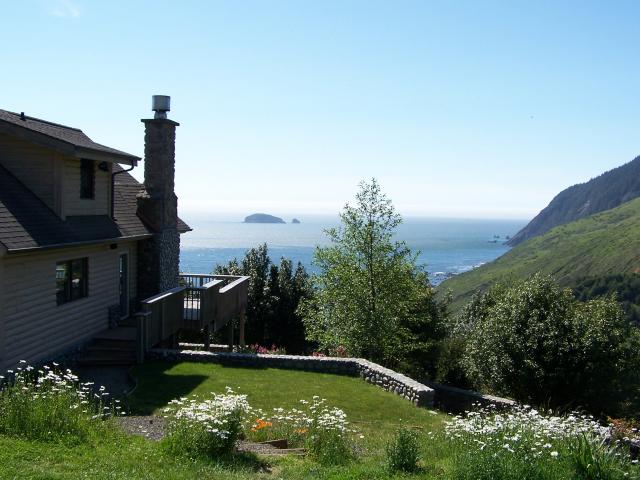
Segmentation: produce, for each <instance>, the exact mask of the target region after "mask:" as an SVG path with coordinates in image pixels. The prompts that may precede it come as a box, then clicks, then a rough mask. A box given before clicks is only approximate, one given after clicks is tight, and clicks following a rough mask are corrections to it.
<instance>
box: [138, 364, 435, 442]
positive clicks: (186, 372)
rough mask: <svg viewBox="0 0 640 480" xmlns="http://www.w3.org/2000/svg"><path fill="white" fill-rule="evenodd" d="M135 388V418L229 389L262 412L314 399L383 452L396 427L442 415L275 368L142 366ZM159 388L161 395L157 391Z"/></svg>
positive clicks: (368, 389) (348, 382)
mask: <svg viewBox="0 0 640 480" xmlns="http://www.w3.org/2000/svg"><path fill="white" fill-rule="evenodd" d="M134 376H135V377H136V378H138V387H137V388H136V390H135V392H134V393H133V395H132V397H131V398H130V408H131V409H132V411H134V412H138V413H140V414H145V415H149V414H153V413H156V414H157V413H159V412H160V410H161V409H162V408H163V407H164V406H165V405H166V403H167V402H168V401H169V400H171V399H173V398H179V397H183V396H187V395H199V396H204V395H206V394H208V393H209V392H223V391H224V390H225V387H227V386H229V387H232V388H233V389H234V391H235V392H236V393H240V394H245V395H247V399H248V401H249V403H250V404H251V406H253V407H255V408H261V409H263V410H265V411H267V410H271V409H273V408H274V407H283V408H292V407H299V406H300V404H299V400H301V399H307V400H309V399H311V398H312V397H313V396H314V395H320V396H322V397H323V398H326V399H327V403H328V404H330V405H335V406H337V407H340V408H341V409H342V410H344V411H345V413H346V414H347V417H348V419H349V421H350V422H351V423H352V424H353V425H354V426H355V427H356V428H357V429H358V430H359V431H360V432H361V433H362V434H363V435H364V436H365V442H364V444H365V445H366V446H367V447H369V448H371V449H373V450H377V449H380V450H381V451H382V450H383V449H384V445H385V444H386V441H387V440H388V439H389V438H390V437H391V436H392V435H393V433H394V432H395V430H396V429H397V428H400V427H403V426H406V427H420V428H421V429H424V430H429V429H432V428H434V427H435V426H437V425H439V423H440V422H441V419H442V418H443V416H442V415H434V414H433V413H429V412H428V411H427V410H426V409H421V408H416V407H415V406H413V405H412V404H411V403H410V402H408V401H407V400H405V399H403V398H402V397H400V396H398V395H395V394H392V393H389V392H386V391H384V390H382V389H380V388H379V387H376V386H373V385H370V384H367V383H365V382H363V381H362V380H360V379H358V378H352V377H346V376H342V375H333V374H323V373H315V372H302V371H295V370H283V369H275V368H266V369H253V368H234V367H225V366H222V365H214V364H205V363H187V362H185V363H178V364H170V363H164V362H154V363H147V364H144V365H142V366H140V367H137V368H136V369H135V370H134ZM158 385H162V386H163V387H162V389H161V390H162V392H161V393H159V392H158V390H159V389H158Z"/></svg>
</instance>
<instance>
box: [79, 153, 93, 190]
mask: <svg viewBox="0 0 640 480" xmlns="http://www.w3.org/2000/svg"><path fill="white" fill-rule="evenodd" d="M95 190H96V170H95V167H94V165H93V160H87V159H86V158H83V159H82V160H81V162H80V198H95V194H96V191H95Z"/></svg>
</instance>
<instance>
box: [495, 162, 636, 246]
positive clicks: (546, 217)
mask: <svg viewBox="0 0 640 480" xmlns="http://www.w3.org/2000/svg"><path fill="white" fill-rule="evenodd" d="M638 197H640V157H637V158H635V159H634V160H632V161H631V162H629V163H626V164H625V165H622V166H621V167H618V168H614V169H613V170H609V171H608V172H605V173H603V174H602V175H600V176H598V177H596V178H593V179H591V180H589V181H588V182H586V183H580V184H578V185H574V186H572V187H569V188H567V189H565V190H563V191H562V192H560V193H559V194H558V195H556V197H555V198H554V199H553V200H551V203H549V205H547V207H546V208H545V209H544V210H542V211H541V212H540V213H539V214H538V215H536V217H535V218H534V219H533V220H531V221H530V222H529V223H528V224H527V226H525V227H524V228H523V229H522V230H520V231H519V232H518V233H516V234H515V235H514V236H513V237H511V240H509V242H507V243H508V244H509V245H511V246H512V247H515V246H516V245H518V244H520V243H522V242H524V241H526V240H528V239H530V238H533V237H536V236H538V235H542V234H543V233H546V232H548V231H549V230H551V229H552V228H553V227H557V226H558V225H563V224H565V223H569V222H573V221H575V220H579V219H581V218H585V217H588V216H589V215H595V214H596V213H600V212H604V211H606V210H610V209H612V208H616V207H618V206H620V205H622V204H623V203H625V202H628V201H630V200H633V199H634V198H638Z"/></svg>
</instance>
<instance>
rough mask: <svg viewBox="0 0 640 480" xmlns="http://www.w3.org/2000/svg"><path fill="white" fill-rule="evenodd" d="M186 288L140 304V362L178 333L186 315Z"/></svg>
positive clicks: (154, 297) (159, 295) (162, 294)
mask: <svg viewBox="0 0 640 480" xmlns="http://www.w3.org/2000/svg"><path fill="white" fill-rule="evenodd" d="M184 292H185V288H184V287H176V288H172V289H171V290H167V291H166V292H162V293H160V294H158V295H154V296H153V297H149V298H147V299H146V300H143V301H142V302H140V307H141V312H140V313H139V314H138V315H136V319H137V322H138V325H137V327H138V341H137V355H138V361H139V362H141V361H142V359H143V358H144V352H146V351H147V350H148V349H149V348H151V347H153V346H155V345H157V344H158V343H160V342H162V341H163V340H166V339H167V338H170V337H171V336H172V335H175V334H176V333H178V330H180V328H181V327H182V321H183V314H184Z"/></svg>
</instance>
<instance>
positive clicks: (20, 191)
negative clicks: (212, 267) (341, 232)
mask: <svg viewBox="0 0 640 480" xmlns="http://www.w3.org/2000/svg"><path fill="white" fill-rule="evenodd" d="M154 109H155V111H156V113H155V116H154V118H151V119H144V120H142V122H143V123H144V124H145V146H144V155H145V159H144V164H145V168H144V174H145V175H144V178H145V180H144V184H140V183H138V182H137V181H136V180H135V179H134V177H132V176H131V175H130V174H129V173H128V172H129V171H130V170H132V169H133V168H134V167H136V166H137V165H138V163H139V161H140V160H141V159H140V158H139V157H137V156H135V155H131V154H128V153H125V152H122V151H119V150H116V149H114V148H110V147H107V146H104V145H100V144H98V143H96V142H94V141H93V140H91V139H90V138H89V137H88V136H87V135H86V134H84V133H83V132H82V131H81V130H79V129H76V128H71V127H67V126H64V125H59V124H56V123H51V122H49V121H45V120H40V119H37V118H33V117H30V116H27V115H25V114H24V113H20V114H18V113H12V112H8V111H4V110H0V368H2V369H4V368H9V367H11V366H12V365H15V364H16V362H18V361H19V360H26V361H28V362H37V361H40V360H42V359H47V358H53V357H56V356H57V355H61V354H64V353H65V352H69V351H72V350H74V349H76V348H78V347H79V346H82V345H86V344H87V343H88V342H90V341H91V340H92V339H94V338H96V336H98V335H100V334H101V333H104V332H105V331H106V332H112V333H114V332H116V331H117V328H121V329H123V328H125V327H126V326H128V327H129V328H130V329H131V331H133V332H134V334H133V335H134V336H135V339H136V341H137V342H138V346H139V344H140V342H144V348H149V347H151V346H153V345H155V344H157V343H158V342H160V341H162V340H165V339H166V338H169V337H171V336H172V335H175V333H176V332H177V330H178V329H179V328H184V327H188V326H189V325H191V326H192V328H197V329H199V330H202V331H204V332H205V333H207V334H208V332H209V327H210V326H212V325H213V326H214V328H216V327H215V322H216V319H215V318H213V317H215V316H216V315H218V317H220V318H218V324H217V327H218V328H221V327H222V326H223V324H224V323H227V322H228V320H229V319H230V318H231V316H232V315H233V314H235V313H237V312H236V311H235V310H236V309H237V308H236V307H238V305H239V304H238V302H237V301H236V302H235V303H234V302H231V303H233V305H231V307H230V309H231V310H233V311H231V310H229V311H227V312H226V313H225V312H222V310H223V309H220V308H218V309H217V310H220V311H216V307H215V305H214V304H215V303H216V301H215V300H217V297H216V295H220V290H225V289H226V291H223V293H226V294H227V297H229V292H232V293H233V295H235V297H234V298H236V300H238V298H237V297H238V289H237V288H227V287H228V286H229V284H232V283H233V282H234V281H235V280H237V279H216V278H213V277H210V276H201V277H206V278H204V279H202V278H201V279H200V280H199V284H198V286H195V285H193V284H192V283H193V282H191V283H189V284H188V285H187V287H190V288H194V289H195V290H193V292H191V293H190V294H189V295H187V297H188V298H189V299H191V301H193V298H194V296H195V295H199V294H200V292H201V291H202V293H203V294H205V293H206V294H207V295H208V297H207V298H210V301H209V304H208V306H207V308H208V309H209V310H208V312H209V313H207V312H205V311H202V312H200V309H201V307H202V308H204V306H205V301H204V300H203V301H202V302H200V300H198V302H197V303H195V308H194V305H191V309H190V312H191V317H193V312H194V311H196V312H197V313H198V315H197V318H195V320H198V321H197V322H194V318H190V319H188V320H190V321H187V320H185V318H184V315H183V307H184V302H186V301H187V300H186V298H185V295H184V290H185V286H184V285H183V286H182V287H181V286H180V284H181V283H184V282H183V281H181V277H180V274H179V251H180V234H182V233H185V232H188V231H189V230H190V228H189V226H188V225H187V224H186V223H184V222H183V221H182V220H181V219H180V218H179V217H178V215H177V197H176V195H175V193H174V172H175V168H174V166H175V132H176V127H177V126H178V125H179V124H178V123H176V122H174V121H172V120H170V119H168V118H167V115H166V112H167V111H168V110H169V97H164V96H155V97H154ZM196 277H197V276H196ZM243 282H244V281H242V282H240V283H243ZM244 283H246V282H244ZM203 285H206V286H207V288H209V287H213V290H212V292H213V293H215V294H216V295H213V293H212V294H209V293H207V292H205V290H201V289H203V288H204V287H203ZM235 286H236V287H237V284H236V285H235ZM243 288H244V287H243ZM241 290H242V289H241ZM240 294H241V295H240V296H242V292H240ZM173 297H175V298H173ZM172 298H173V300H171V299H172ZM198 299H199V297H198ZM170 301H171V305H177V307H175V308H173V310H172V309H169V308H165V303H166V304H167V305H168V304H169V303H170ZM238 301H240V302H241V303H242V302H245V301H246V300H242V299H240V300H238ZM163 302H164V303H163ZM218 303H219V302H218ZM227 303H229V302H227ZM158 305H160V306H161V307H162V308H159V307H158ZM167 312H174V314H173V317H175V318H173V317H171V315H170V314H169V313H167ZM137 313H140V314H141V315H142V316H141V317H140V319H138V320H136V319H134V314H137ZM205 313H207V315H205ZM222 316H224V317H226V318H225V319H222ZM178 317H179V318H178ZM204 317H206V318H204ZM151 322H154V323H151ZM109 328H111V330H109ZM134 329H135V331H134ZM120 332H122V330H121V331H120ZM120 334H121V333H119V335H120ZM116 336H117V335H116ZM129 337H131V335H129ZM207 337H208V335H207ZM131 339H133V338H131Z"/></svg>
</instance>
